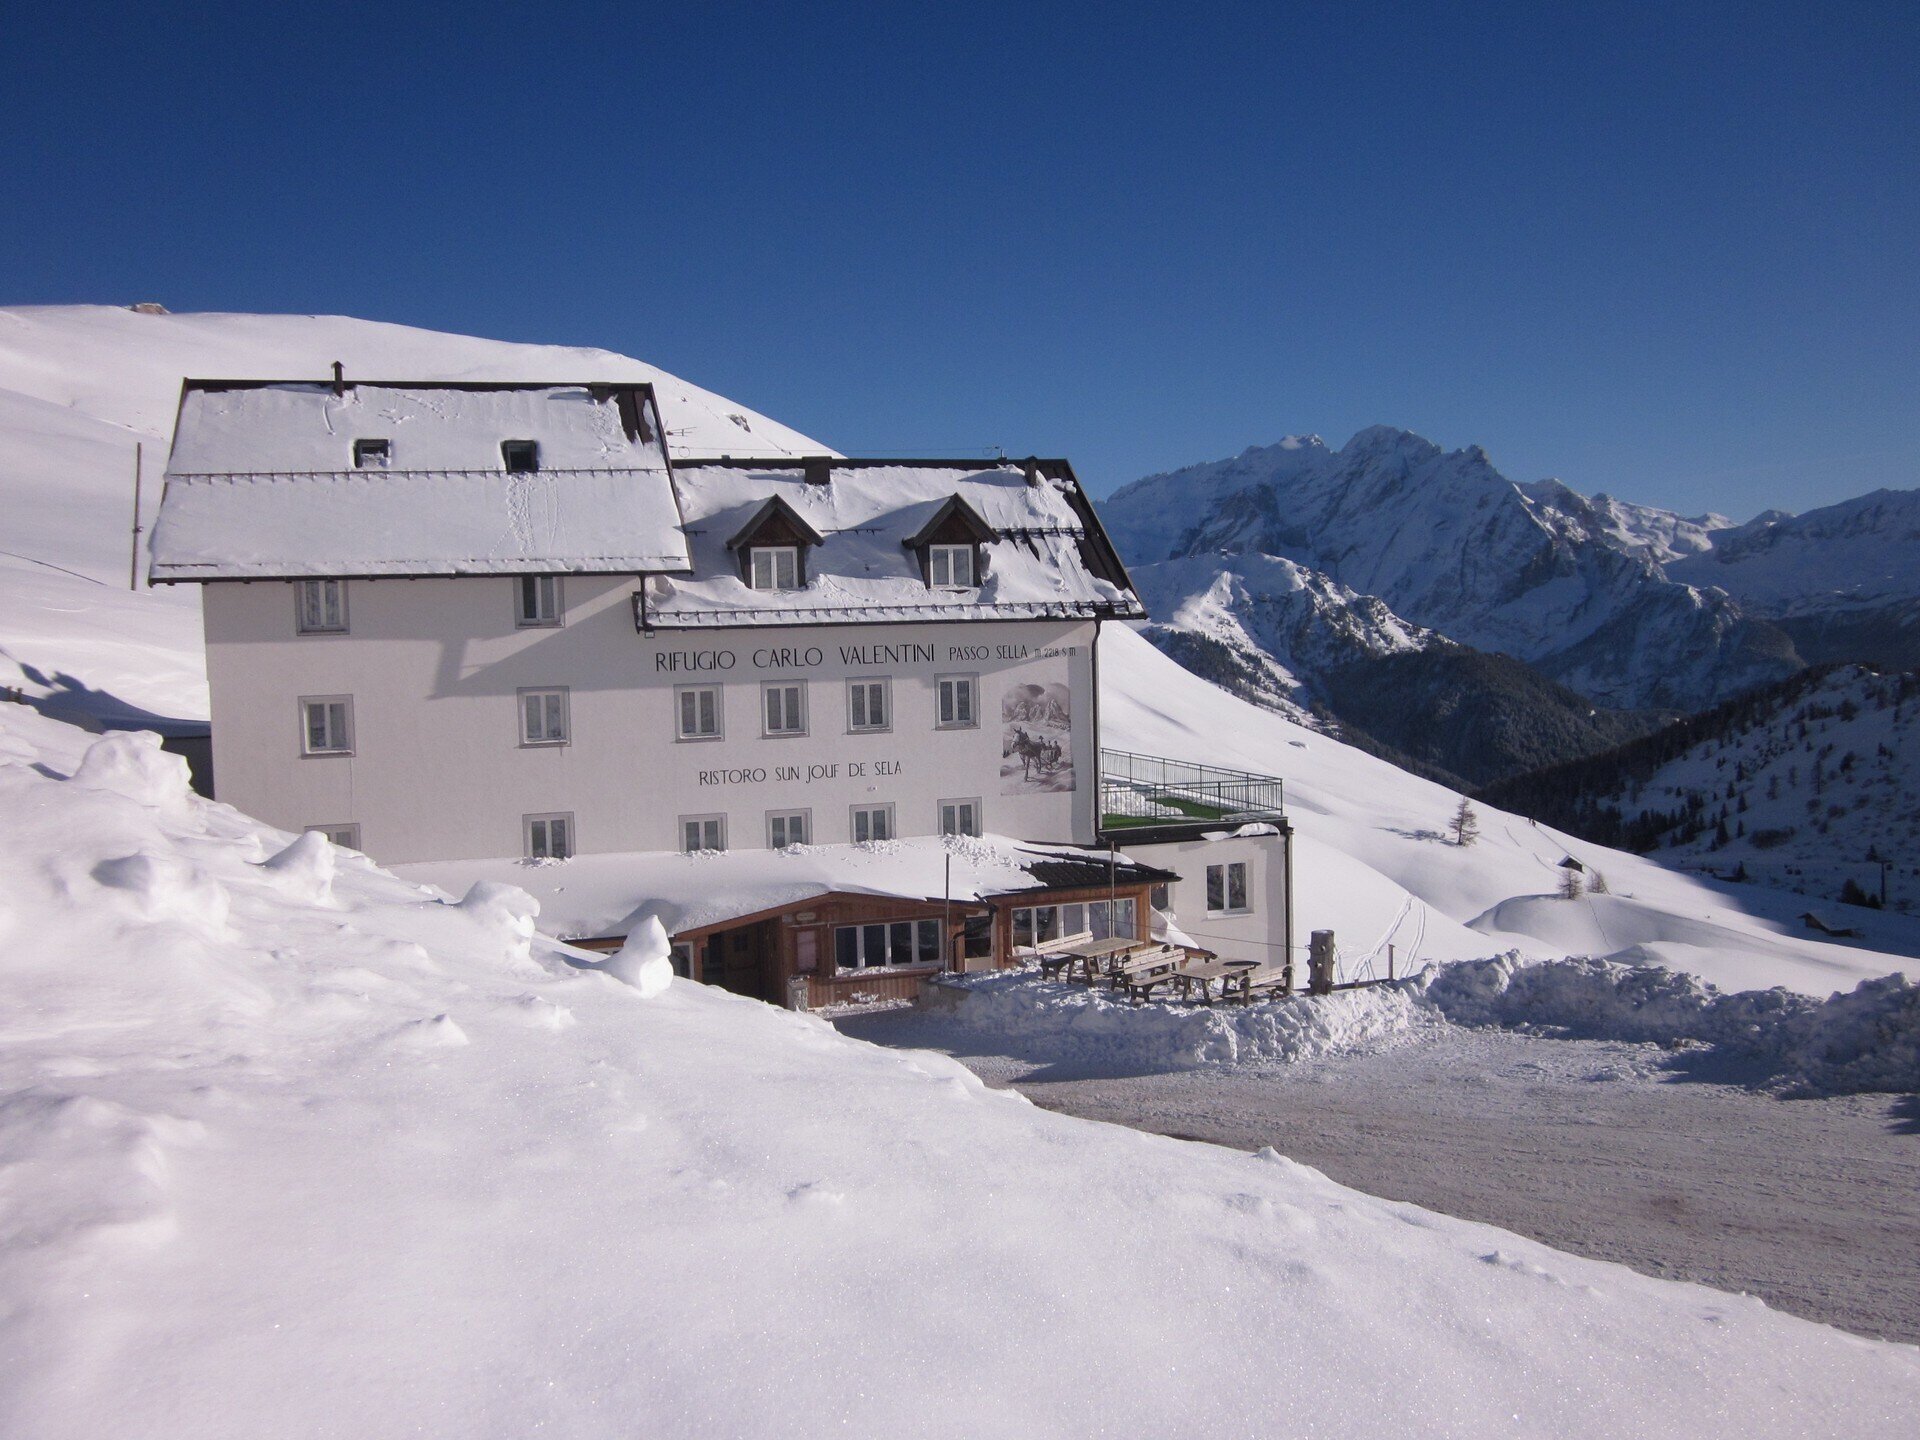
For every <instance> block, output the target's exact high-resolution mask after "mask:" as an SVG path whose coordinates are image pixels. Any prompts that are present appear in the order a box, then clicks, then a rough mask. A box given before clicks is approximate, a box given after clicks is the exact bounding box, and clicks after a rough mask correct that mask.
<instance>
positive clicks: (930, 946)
mask: <svg viewBox="0 0 1920 1440" xmlns="http://www.w3.org/2000/svg"><path fill="white" fill-rule="evenodd" d="M833 963H834V965H835V966H836V967H838V968H839V969H841V970H867V969H871V968H873V967H874V966H876V965H938V964H939V963H940V922H939V921H938V920H886V921H881V922H879V923H877V924H872V925H836V926H835V927H834V931H833Z"/></svg>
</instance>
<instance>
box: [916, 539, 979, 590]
mask: <svg viewBox="0 0 1920 1440" xmlns="http://www.w3.org/2000/svg"><path fill="white" fill-rule="evenodd" d="M927 583H928V584H929V585H931V586H933V587H934V588H935V589H936V590H967V589H971V588H972V586H973V546H971V545H929V546H928V547H927Z"/></svg>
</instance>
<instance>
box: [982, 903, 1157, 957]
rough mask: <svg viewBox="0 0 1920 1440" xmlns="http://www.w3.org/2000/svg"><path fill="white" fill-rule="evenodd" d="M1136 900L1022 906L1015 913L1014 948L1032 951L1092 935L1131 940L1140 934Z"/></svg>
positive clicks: (1096, 938)
mask: <svg viewBox="0 0 1920 1440" xmlns="http://www.w3.org/2000/svg"><path fill="white" fill-rule="evenodd" d="M1135 918H1136V917H1135V913H1134V902H1133V901H1132V899H1126V900H1115V901H1112V902H1111V903H1109V902H1108V901H1105V900H1088V901H1086V902H1084V903H1080V904H1069V905H1033V906H1022V907H1020V908H1019V909H1017V910H1015V911H1014V912H1013V947H1014V949H1016V950H1031V949H1033V948H1034V947H1035V946H1037V945H1049V944H1052V943H1053V942H1054V941H1055V940H1071V939H1074V938H1075V937H1076V936H1082V935H1085V936H1091V937H1092V938H1093V939H1095V940H1107V939H1111V938H1113V937H1114V936H1118V937H1120V938H1121V939H1123V940H1131V939H1133V938H1135V936H1136V934H1137V933H1138V927H1137V926H1136V924H1135Z"/></svg>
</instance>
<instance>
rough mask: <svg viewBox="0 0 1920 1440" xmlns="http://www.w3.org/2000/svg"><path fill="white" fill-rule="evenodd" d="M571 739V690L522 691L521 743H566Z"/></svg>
mask: <svg viewBox="0 0 1920 1440" xmlns="http://www.w3.org/2000/svg"><path fill="white" fill-rule="evenodd" d="M570 738H571V736H570V735H569V733H568V725H567V692H566V690H565V688H564V687H563V688H561V689H558V690H522V691H521V692H520V743H521V744H522V745H564V744H566V743H567V741H568V740H569V739H570Z"/></svg>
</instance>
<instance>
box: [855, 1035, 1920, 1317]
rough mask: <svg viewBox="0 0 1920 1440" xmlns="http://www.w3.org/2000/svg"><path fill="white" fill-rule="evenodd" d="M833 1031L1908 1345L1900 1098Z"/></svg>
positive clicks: (1442, 1046)
mask: <svg viewBox="0 0 1920 1440" xmlns="http://www.w3.org/2000/svg"><path fill="white" fill-rule="evenodd" d="M841 1028H842V1029H843V1030H846V1031H848V1032H850V1033H853V1034H857V1035H860V1036H862V1037H864V1038H867V1039H871V1040H875V1041H878V1042H880V1043H892V1044H901V1045H909V1046H936V1047H938V1048H942V1049H948V1048H952V1047H954V1046H956V1045H957V1046H959V1047H960V1048H954V1049H953V1053H954V1054H955V1055H956V1057H957V1058H959V1059H961V1060H963V1061H965V1063H967V1064H968V1065H969V1066H971V1067H972V1068H973V1069H974V1070H975V1071H976V1072H977V1073H978V1074H980V1075H981V1076H982V1077H983V1078H985V1079H987V1080H988V1081H989V1083H991V1084H995V1085H1016V1086H1017V1087H1018V1088H1019V1090H1020V1092H1021V1093H1022V1094H1025V1095H1026V1096H1027V1097H1028V1098H1030V1099H1032V1100H1033V1101H1034V1102H1035V1103H1036V1104H1039V1105H1044V1106H1046V1107H1047V1108H1049V1109H1052V1110H1058V1111H1061V1112H1064V1113H1066V1114H1070V1115H1078V1116H1082V1117H1085V1118H1087V1119H1093V1120H1105V1121H1109V1122H1111V1123H1114V1124H1119V1125H1127V1126H1131V1127H1133V1128H1135V1129H1140V1130H1149V1131H1153V1132H1155V1133H1158V1134H1164V1135H1172V1136H1176V1137H1179V1138H1183V1139H1191V1140H1205V1141H1211V1142H1213V1143H1216V1144H1220V1145H1230V1146H1233V1147H1234V1148H1236V1149H1241V1150H1257V1149H1260V1148H1261V1147H1263V1146H1269V1145H1270V1146H1273V1147H1274V1148H1276V1149H1278V1150H1280V1151H1282V1152H1283V1153H1285V1154H1287V1155H1290V1156H1292V1157H1293V1158H1295V1159H1296V1160H1299V1161H1301V1162H1302V1163H1304V1164H1308V1165H1312V1166H1314V1167H1316V1168H1317V1169H1320V1170H1324V1171H1325V1172H1326V1173H1327V1174H1328V1175H1329V1176H1331V1177H1332V1178H1333V1179H1335V1180H1338V1181H1339V1182H1340V1183H1342V1184H1344V1185H1352V1186H1354V1187H1355V1188H1356V1189H1360V1190H1364V1191H1366V1192H1367V1193H1369V1194H1372V1195H1380V1196H1384V1197H1389V1198H1392V1199H1397V1200H1409V1201H1412V1202H1414V1203H1416V1204H1419V1205H1425V1206H1430V1207H1432V1208H1433V1209H1435V1210H1440V1211H1444V1212H1445V1213H1447V1214H1449V1215H1457V1216H1460V1217H1462V1218H1464V1219H1469V1220H1481V1221H1486V1222H1487V1223H1489V1224H1495V1225H1501V1226H1505V1227H1507V1228H1509V1229H1512V1230H1517V1231H1519V1232H1521V1233H1522V1234H1525V1235H1528V1236H1531V1237H1532V1238H1534V1239H1536V1240H1540V1241H1543V1242H1545V1243H1547V1244H1549V1245H1553V1246H1555V1247H1558V1248H1561V1249H1565V1250H1571V1251H1574V1252H1575V1253H1577V1254H1581V1255H1588V1256H1592V1257H1594V1258H1595V1259H1601V1260H1614V1261H1618V1262H1620V1263H1622V1264H1625V1265H1631V1266H1633V1267H1634V1268H1635V1269H1637V1270H1640V1271H1643V1272H1645V1273H1647V1274H1650V1275H1662V1276H1667V1277H1670V1278H1675V1279H1684V1280H1694V1281H1698V1282H1700V1283H1702V1284H1706V1285H1712V1286H1714V1287H1716V1288H1717V1289H1722V1290H1727V1291H1734V1292H1745V1293H1748V1294H1752V1295H1758V1296H1760V1297H1762V1298H1763V1299H1765V1300H1766V1301H1767V1303H1768V1304H1770V1305H1774V1306H1777V1307H1778V1308H1780V1309H1783V1310H1787V1311H1791V1312H1792V1313H1794V1314H1796V1315H1804V1316H1807V1317H1809V1318H1811V1319H1816V1320H1821V1321H1825V1322H1826V1323H1828V1324H1833V1325H1839V1326H1842V1327H1844V1328H1846V1329H1849V1330H1853V1331H1855V1332H1857V1333H1860V1334H1866V1335H1874V1336H1879V1337H1882V1338H1887V1339H1895V1340H1902V1341H1907V1342H1910V1343H1913V1342H1920V1105H1917V1104H1916V1097H1914V1096H1911V1095H1904V1096H1895V1095H1885V1094H1872V1095H1844V1096H1837V1097H1833V1098H1828V1099H1820V1100H1778V1099H1775V1098H1773V1097H1772V1096H1771V1095H1767V1094H1761V1093H1756V1092H1754V1091H1752V1090H1748V1089H1745V1088H1742V1087H1741V1086H1739V1085H1737V1084H1725V1083H1714V1082H1715V1080H1716V1079H1721V1078H1726V1079H1732V1078H1745V1077H1737V1076H1735V1075H1733V1074H1730V1073H1729V1071H1728V1069H1727V1067H1726V1066H1725V1065H1724V1063H1722V1062H1719V1061H1717V1060H1715V1059H1713V1058H1712V1057H1706V1056H1701V1055H1698V1054H1695V1055H1691V1056H1687V1055H1683V1056H1681V1057H1678V1058H1677V1059H1676V1057H1674V1056H1673V1055H1671V1054H1669V1053H1668V1052H1666V1051H1663V1050H1661V1049H1660V1048H1659V1047H1657V1046H1653V1045H1644V1044H1642V1045H1632V1044H1622V1043H1619V1042H1612V1041H1584V1040H1560V1039H1547V1038H1541V1037H1538V1036H1529V1035H1522V1034H1517V1033H1514V1032H1511V1031H1497V1030H1464V1029H1459V1028H1456V1027H1452V1026H1431V1027H1428V1028H1425V1029H1422V1030H1420V1031H1418V1032H1417V1034H1413V1035H1409V1034H1406V1033H1395V1034H1393V1035H1391V1036H1389V1037H1386V1041H1387V1043H1388V1046H1389V1048H1386V1049H1381V1050H1374V1051H1371V1052H1367V1053H1357V1054H1346V1055H1329V1056H1319V1057H1316V1058H1313V1059H1309V1060H1306V1061H1303V1062H1300V1063H1297V1064H1294V1065H1268V1066H1265V1067H1258V1068H1241V1069H1208V1070H1187V1071H1180V1072H1171V1073H1161V1074H1153V1075H1130V1076H1096V1077H1084V1078H1064V1077H1065V1076H1066V1074H1067V1072H1065V1071H1064V1070H1063V1069H1062V1068H1060V1067H1048V1068H1040V1067H1036V1066H1035V1065H1034V1063H1033V1062H1032V1061H1031V1060H1030V1059H1028V1060H1015V1059H1012V1058H1010V1057H1005V1056H994V1055H982V1054H976V1053H972V1051H973V1050H974V1049H976V1048H978V1042H979V1041H980V1039H981V1037H980V1036H979V1035H978V1034H977V1033H962V1032H959V1031H957V1030H956V1029H954V1027H952V1026H951V1025H947V1024H944V1023H943V1022H942V1021H941V1019H940V1018H939V1017H937V1016H927V1015H924V1014H917V1013H915V1012H910V1011H908V1012H897V1013H894V1014H890V1015H875V1016H870V1017H862V1018H850V1019H847V1020H843V1021H842V1022H841ZM1676 1066H1679V1067H1680V1068H1675V1067H1676ZM1056 1077H1059V1078H1056ZM1753 1078H1754V1079H1762V1078H1765V1077H1764V1076H1763V1075H1758V1074H1756V1075H1755V1076H1754V1077H1753Z"/></svg>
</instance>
